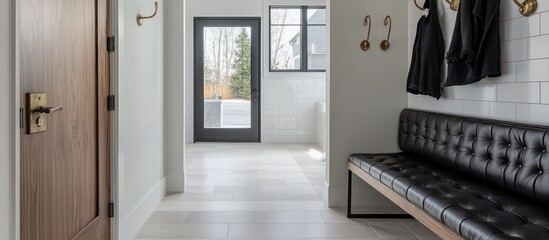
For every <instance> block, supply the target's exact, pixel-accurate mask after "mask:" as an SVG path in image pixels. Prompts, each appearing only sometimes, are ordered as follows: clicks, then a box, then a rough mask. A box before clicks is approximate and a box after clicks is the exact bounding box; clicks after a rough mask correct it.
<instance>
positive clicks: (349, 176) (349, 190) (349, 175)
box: [347, 170, 413, 219]
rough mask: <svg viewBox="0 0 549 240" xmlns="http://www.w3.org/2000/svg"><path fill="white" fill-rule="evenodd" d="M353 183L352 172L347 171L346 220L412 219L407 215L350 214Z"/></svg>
mask: <svg viewBox="0 0 549 240" xmlns="http://www.w3.org/2000/svg"><path fill="white" fill-rule="evenodd" d="M352 183H353V172H352V171H351V170H348V172H347V218H400V219H406V218H413V217H412V216H410V215H408V214H357V213H352V211H351V207H352V201H351V199H352V189H353V186H352Z"/></svg>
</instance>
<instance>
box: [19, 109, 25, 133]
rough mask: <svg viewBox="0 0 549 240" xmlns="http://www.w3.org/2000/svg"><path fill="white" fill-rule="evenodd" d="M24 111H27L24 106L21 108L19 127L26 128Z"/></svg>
mask: <svg viewBox="0 0 549 240" xmlns="http://www.w3.org/2000/svg"><path fill="white" fill-rule="evenodd" d="M24 111H25V109H24V108H19V129H23V128H25V124H24V121H23V117H24Z"/></svg>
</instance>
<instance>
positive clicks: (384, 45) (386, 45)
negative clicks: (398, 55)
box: [380, 16, 393, 51]
mask: <svg viewBox="0 0 549 240" xmlns="http://www.w3.org/2000/svg"><path fill="white" fill-rule="evenodd" d="M384 24H385V26H387V25H389V34H388V35H387V39H385V40H383V41H382V42H381V45H380V47H381V50H383V51H387V50H389V48H391V43H390V42H389V40H390V39H391V30H392V29H393V21H392V19H391V16H387V17H385V23H384Z"/></svg>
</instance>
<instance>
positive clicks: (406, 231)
mask: <svg viewBox="0 0 549 240" xmlns="http://www.w3.org/2000/svg"><path fill="white" fill-rule="evenodd" d="M317 155H318V149H317V148H316V147H315V146H313V145H303V144H295V145H283V144H193V145H188V146H187V156H186V159H187V162H186V164H187V169H188V170H187V171H188V172H187V173H188V177H187V192H186V193H184V194H169V195H168V196H166V198H165V199H164V200H163V201H162V203H161V204H160V206H158V208H157V211H156V212H155V213H154V214H153V215H152V216H151V217H150V218H149V220H148V222H147V223H146V224H145V226H143V228H142V229H141V231H140V232H139V233H138V235H137V238H136V239H139V240H145V239H147V240H153V239H155V240H159V239H203V240H205V239H254V240H260V239H282V240H297V239H331V240H337V239H347V240H358V239H365V240H369V239H372V240H374V239H395V240H396V239H416V240H417V239H422V240H423V239H439V238H437V237H436V236H435V235H434V234H433V233H432V232H430V231H429V230H428V229H426V228H424V227H423V226H422V225H421V224H419V223H418V222H417V221H415V220H361V219H358V220H349V219H347V218H346V217H345V209H329V208H327V207H326V204H325V202H324V201H323V194H324V193H323V191H324V176H325V165H323V164H322V163H321V161H319V160H318V159H315V157H314V156H317Z"/></svg>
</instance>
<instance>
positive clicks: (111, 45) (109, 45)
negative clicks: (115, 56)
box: [107, 37, 115, 52]
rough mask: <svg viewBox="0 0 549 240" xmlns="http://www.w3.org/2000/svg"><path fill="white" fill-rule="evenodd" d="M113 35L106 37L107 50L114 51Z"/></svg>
mask: <svg viewBox="0 0 549 240" xmlns="http://www.w3.org/2000/svg"><path fill="white" fill-rule="evenodd" d="M114 45H115V43H114V37H108V38H107V51H108V52H114Z"/></svg>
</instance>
